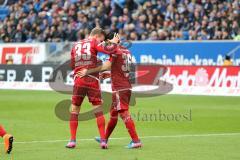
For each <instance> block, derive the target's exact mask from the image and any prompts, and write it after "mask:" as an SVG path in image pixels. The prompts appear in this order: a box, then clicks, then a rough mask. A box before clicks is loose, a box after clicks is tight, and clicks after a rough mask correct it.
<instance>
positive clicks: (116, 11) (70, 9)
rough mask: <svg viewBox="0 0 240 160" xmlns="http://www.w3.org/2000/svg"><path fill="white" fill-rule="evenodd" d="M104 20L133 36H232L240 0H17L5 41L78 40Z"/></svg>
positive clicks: (4, 14) (4, 20) (8, 8)
mask: <svg viewBox="0 0 240 160" xmlns="http://www.w3.org/2000/svg"><path fill="white" fill-rule="evenodd" d="M95 26H101V27H103V28H105V29H106V30H112V31H118V32H119V33H120V35H121V37H122V38H123V39H128V40H226V39H235V38H236V37H239V35H240V29H239V26H240V1H239V0H152V1H150V0H149V1H147V0H112V1H110V0H92V1H90V0H65V1H64V0H28V1H24V0H18V1H16V0H11V1H9V2H8V3H7V4H5V6H2V7H1V8H0V33H1V37H0V41H1V42H61V41H76V40H78V39H83V38H85V37H86V36H88V34H89V31H90V29H92V28H93V27H95Z"/></svg>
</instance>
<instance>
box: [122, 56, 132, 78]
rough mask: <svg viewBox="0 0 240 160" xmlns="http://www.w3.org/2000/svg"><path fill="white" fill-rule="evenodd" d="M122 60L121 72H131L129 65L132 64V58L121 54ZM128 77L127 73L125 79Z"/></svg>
mask: <svg viewBox="0 0 240 160" xmlns="http://www.w3.org/2000/svg"><path fill="white" fill-rule="evenodd" d="M122 58H123V65H122V70H123V71H124V72H130V70H131V63H132V56H131V55H130V54H124V53H123V54H122ZM128 75H129V73H126V77H127V76H128Z"/></svg>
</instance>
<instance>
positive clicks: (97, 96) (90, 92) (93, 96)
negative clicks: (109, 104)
mask: <svg viewBox="0 0 240 160" xmlns="http://www.w3.org/2000/svg"><path fill="white" fill-rule="evenodd" d="M85 96H87V97H88V100H89V102H90V103H92V104H93V105H94V106H96V105H101V104H102V96H101V88H100V83H99V80H97V79H95V78H92V77H88V76H87V77H83V78H79V77H77V78H76V79H75V80H74V86H73V95H72V104H74V105H76V106H80V105H81V104H82V102H83V100H84V97H85Z"/></svg>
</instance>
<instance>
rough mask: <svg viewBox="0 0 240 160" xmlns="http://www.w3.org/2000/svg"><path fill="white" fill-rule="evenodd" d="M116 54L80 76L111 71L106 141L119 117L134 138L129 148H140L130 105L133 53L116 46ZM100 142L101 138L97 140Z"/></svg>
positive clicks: (111, 35) (140, 144) (110, 36)
mask: <svg viewBox="0 0 240 160" xmlns="http://www.w3.org/2000/svg"><path fill="white" fill-rule="evenodd" d="M112 37H113V33H110V34H109V35H108V36H107V38H108V39H109V38H110V39H111V38H112ZM116 48H117V49H116V52H115V54H112V55H110V59H109V61H106V62H105V63H104V64H103V65H102V66H98V67H96V68H93V69H88V70H87V69H84V70H82V71H80V72H79V73H78V74H79V75H80V76H86V75H89V74H92V73H98V72H101V71H106V70H109V69H111V82H112V91H113V93H112V107H111V111H110V121H109V123H108V126H107V129H106V134H105V139H106V140H108V138H109V137H110V135H111V133H112V131H113V130H114V128H115V126H116V125H117V122H118V115H120V117H121V118H122V120H123V121H124V123H125V126H126V128H127V130H128V132H129V134H130V136H131V138H132V141H131V142H130V144H129V145H128V146H127V147H128V148H139V147H141V146H142V143H141V141H140V139H139V137H138V135H137V132H136V129H135V124H134V121H133V120H132V118H131V115H130V113H129V103H130V99H131V88H132V87H131V83H130V81H129V71H130V63H131V59H132V58H131V53H130V51H129V50H128V49H126V48H124V47H122V46H117V45H116ZM96 140H97V141H98V142H100V138H96Z"/></svg>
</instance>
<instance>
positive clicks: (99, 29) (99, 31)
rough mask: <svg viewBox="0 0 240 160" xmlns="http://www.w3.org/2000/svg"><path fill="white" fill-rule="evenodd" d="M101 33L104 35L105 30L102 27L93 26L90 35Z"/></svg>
mask: <svg viewBox="0 0 240 160" xmlns="http://www.w3.org/2000/svg"><path fill="white" fill-rule="evenodd" d="M100 34H103V35H104V36H105V31H104V30H103V29H102V28H98V27H95V28H93V29H92V31H91V33H90V36H95V35H100Z"/></svg>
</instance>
